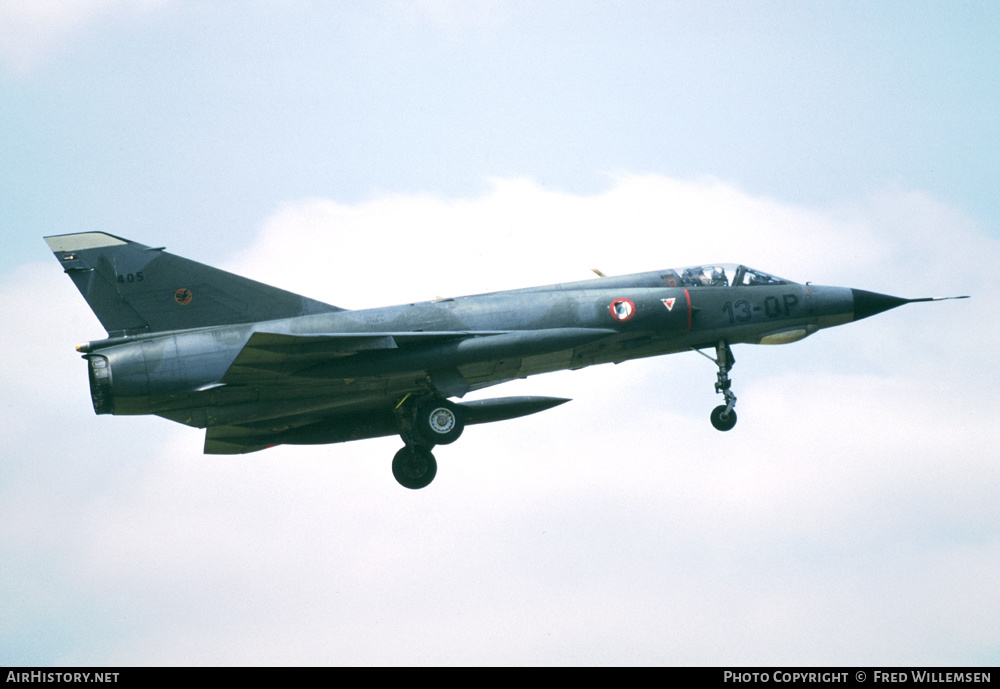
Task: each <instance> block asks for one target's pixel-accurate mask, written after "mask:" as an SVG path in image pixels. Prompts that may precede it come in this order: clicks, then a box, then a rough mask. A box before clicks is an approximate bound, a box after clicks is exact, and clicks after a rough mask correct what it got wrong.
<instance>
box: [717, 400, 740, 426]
mask: <svg viewBox="0 0 1000 689" xmlns="http://www.w3.org/2000/svg"><path fill="white" fill-rule="evenodd" d="M712 425H713V426H715V430H717V431H731V430H732V429H733V426H735V425H736V410H735V409H733V410H732V411H731V412H729V413H728V414H727V413H726V405H724V404H720V405H719V406H718V407H716V408H715V409H713V410H712Z"/></svg>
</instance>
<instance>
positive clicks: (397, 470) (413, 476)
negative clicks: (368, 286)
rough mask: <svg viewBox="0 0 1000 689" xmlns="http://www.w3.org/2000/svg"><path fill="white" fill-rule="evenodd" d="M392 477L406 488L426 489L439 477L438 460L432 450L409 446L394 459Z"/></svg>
mask: <svg viewBox="0 0 1000 689" xmlns="http://www.w3.org/2000/svg"><path fill="white" fill-rule="evenodd" d="M392 475H393V476H395V477H396V480H397V481H398V482H399V485H401V486H403V487H404V488H409V489H411V490H418V489H420V488H426V487H427V486H428V485H429V484H430V482H431V481H433V480H434V477H435V476H437V460H436V459H434V455H433V454H431V451H430V450H428V449H425V448H422V447H415V446H412V445H407V446H406V447H404V448H403V449H402V450H400V451H399V452H397V453H396V456H395V457H393V458H392Z"/></svg>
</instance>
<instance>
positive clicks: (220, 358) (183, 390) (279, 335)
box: [45, 232, 965, 489]
mask: <svg viewBox="0 0 1000 689" xmlns="http://www.w3.org/2000/svg"><path fill="white" fill-rule="evenodd" d="M45 241H46V242H47V243H48V245H49V248H50V249H51V250H52V252H53V253H54V254H55V256H56V258H57V259H58V260H59V262H60V264H61V265H62V267H63V270H64V271H65V272H66V273H67V274H69V276H70V278H71V279H72V280H73V282H74V284H75V285H76V286H77V288H78V289H79V290H80V293H81V294H83V297H84V299H86V300H87V303H88V304H89V305H90V308H91V309H92V310H93V311H94V314H95V315H96V316H97V318H98V320H100V322H101V325H103V326H104V328H105V330H107V333H108V336H107V338H105V339H101V340H95V341H93V342H86V343H84V344H81V345H79V346H78V347H77V350H78V351H79V352H81V353H82V354H83V358H84V359H85V360H86V361H87V369H88V375H89V380H90V394H91V398H92V400H93V404H94V411H95V412H96V413H97V414H120V415H130V414H155V415H157V416H161V417H163V418H165V419H169V420H171V421H176V422H178V423H182V424H185V425H188V426H193V427H196V428H204V429H205V431H206V432H205V448H204V451H205V453H207V454H241V453H247V452H255V451H258V450H263V449H265V448H269V447H273V446H275V445H281V444H288V445H311V444H324V443H339V442H345V441H349V440H360V439H363V438H375V437H380V436H388V435H395V434H398V435H399V436H400V437H401V438H402V441H403V448H402V449H401V450H399V452H397V453H396V455H395V457H394V458H393V460H392V472H393V475H394V476H395V477H396V480H397V481H398V482H399V483H400V484H401V485H403V486H405V487H406V488H412V489H417V488H423V487H425V486H427V485H428V484H430V482H431V481H432V480H433V479H434V476H435V475H436V473H437V461H436V460H435V458H434V455H433V454H432V452H431V450H432V449H433V448H434V447H435V446H436V445H447V444H449V443H453V442H455V441H456V440H458V438H459V436H461V435H462V431H463V430H464V428H465V427H466V426H469V425H473V424H480V423H489V422H494V421H502V420H507V419H513V418H516V417H520V416H525V415H527V414H534V413H536V412H540V411H543V410H546V409H550V408H552V407H555V406H556V405H559V404H563V403H564V402H568V401H569V400H566V399H562V398H557V397H500V398H494V399H484V400H476V401H465V402H456V401H453V399H454V398H457V399H461V398H463V397H464V396H465V395H466V394H467V393H469V392H472V391H476V390H481V389H483V388H488V387H490V386H493V385H497V384H500V383H504V382H507V381H511V380H515V379H518V378H525V377H527V376H532V375H536V374H539V373H546V372H550V371H560V370H563V369H580V368H585V367H587V366H593V365H595V364H605V363H611V362H614V363H619V362H623V361H627V360H630V359H639V358H643V357H651V356H659V355H663V354H673V353H677V352H685V351H689V350H694V351H697V352H699V353H701V354H703V355H704V356H706V357H707V358H709V359H711V360H712V361H713V362H714V363H715V365H716V367H717V375H716V382H715V391H716V392H717V393H718V394H721V395H722V397H723V403H722V404H720V405H719V406H717V407H716V408H715V409H714V410H713V411H712V413H711V417H710V418H711V422H712V425H713V426H714V427H715V428H717V429H718V430H720V431H728V430H730V429H732V428H733V427H734V426H735V424H736V409H735V407H736V395H735V394H734V393H733V390H732V381H731V379H730V376H729V373H730V371H731V370H732V367H733V362H734V359H733V352H732V345H735V344H744V343H746V344H787V343H790V342H795V341H797V340H801V339H802V338H804V337H808V336H809V335H812V334H813V333H815V332H816V331H818V330H821V329H823V328H830V327H833V326H837V325H843V324H845V323H850V322H852V321H857V320H861V319H863V318H868V317H869V316H873V315H875V314H878V313H881V312H883V311H887V310H889V309H893V308H896V307H898V306H902V305H903V304H909V303H913V302H922V301H936V300H939V299H950V298H955V299H960V298H965V297H931V298H921V299H903V298H900V297H893V296H889V295H886V294H879V293H875V292H868V291H865V290H860V289H851V288H846V287H823V286H819V285H813V284H811V283H808V282H807V283H805V284H800V283H796V282H792V281H791V280H785V279H783V278H779V277H776V276H774V275H771V274H769V273H765V272H762V271H759V270H754V269H752V268H749V267H747V266H744V265H733V264H711V265H702V266H695V267H690V268H680V269H666V270H657V271H652V272H646V273H637V274H633V275H623V276H619V277H606V276H604V275H603V274H602V273H600V272H599V271H595V272H598V274H599V276H600V277H597V278H594V279H590V280H585V281H580V282H570V283H562V284H553V285H546V286H543V287H529V288H525V289H517V290H511V291H506V292H494V293H488V294H478V295H472V296H467V297H457V298H453V299H437V300H434V301H429V302H422V303H414V304H403V305H400V306H389V307H384V308H375V309H364V310H354V311H351V310H347V309H343V308H339V307H336V306H332V305H330V304H325V303H323V302H319V301H315V300H313V299H309V298H307V297H303V296H300V295H297V294H293V293H291V292H287V291H284V290H281V289H277V288H275V287H270V286H268V285H265V284H262V283H260V282H256V281H253V280H250V279H247V278H244V277H240V276H238V275H234V274H232V273H228V272H225V271H222V270H219V269H216V268H212V267H209V266H206V265H203V264H200V263H196V262H195V261H191V260H188V259H185V258H181V257H179V256H175V255H172V254H169V253H167V252H166V251H165V248H164V247H149V246H144V245H142V244H138V243H136V242H133V241H130V240H128V239H122V238H121V237H116V236H114V235H111V234H106V233H104V232H83V233H78V234H65V235H58V236H51V237H46V238H45ZM706 351H708V352H710V353H706ZM712 354H714V356H712Z"/></svg>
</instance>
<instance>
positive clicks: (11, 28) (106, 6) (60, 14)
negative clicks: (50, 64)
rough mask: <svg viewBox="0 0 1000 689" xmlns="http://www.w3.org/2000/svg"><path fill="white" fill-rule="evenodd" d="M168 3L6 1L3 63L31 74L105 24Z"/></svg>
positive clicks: (0, 11) (1, 15)
mask: <svg viewBox="0 0 1000 689" xmlns="http://www.w3.org/2000/svg"><path fill="white" fill-rule="evenodd" d="M165 3H166V0H5V2H3V3H0V62H2V63H4V64H5V65H6V66H7V69H9V70H10V71H11V72H13V73H14V74H19V75H24V74H27V73H29V72H31V71H32V70H33V69H35V68H36V67H37V66H38V65H39V64H41V63H42V62H43V61H44V60H46V59H47V58H49V57H50V56H51V55H53V54H54V53H57V52H59V51H62V50H65V49H66V46H67V44H71V43H72V42H73V41H74V40H75V39H77V38H79V37H80V36H82V35H84V34H86V33H87V32H88V31H90V30H91V29H92V28H94V27H95V26H96V25H98V24H99V23H100V22H102V21H106V20H108V19H109V18H111V17H114V16H117V15H120V14H123V13H125V12H135V11H140V12H145V11H148V10H150V9H153V8H156V7H160V6H162V5H164V4H165Z"/></svg>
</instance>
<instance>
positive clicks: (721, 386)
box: [695, 340, 736, 431]
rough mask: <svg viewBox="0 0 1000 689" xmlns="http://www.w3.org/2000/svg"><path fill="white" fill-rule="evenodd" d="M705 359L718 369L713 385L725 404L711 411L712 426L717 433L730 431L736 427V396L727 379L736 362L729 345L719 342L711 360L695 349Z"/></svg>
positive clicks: (731, 382) (730, 382) (730, 381)
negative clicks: (714, 355) (714, 356)
mask: <svg viewBox="0 0 1000 689" xmlns="http://www.w3.org/2000/svg"><path fill="white" fill-rule="evenodd" d="M695 351H696V352H698V353H699V354H701V355H702V356H703V357H705V358H706V359H709V360H711V361H714V362H715V364H716V365H717V366H718V367H719V373H718V376H717V380H716V383H715V391H716V392H717V393H721V394H722V396H723V397H724V398H725V400H726V403H725V404H720V405H719V406H718V407H716V408H715V409H713V410H712V416H711V420H712V425H713V426H714V427H715V429H716V430H719V431H730V430H732V429H733V426H735V425H736V394H735V393H734V392H733V391H732V385H733V381H732V380H730V378H729V372H730V371H731V370H732V368H733V364H734V363H736V360H735V359H734V358H733V350H732V349H730V348H729V343H728V342H726V341H724V340H723V341H720V342H719V344H717V345H716V346H715V353H716V358H715V359H713V358H712V357H710V356H709V355H708V354H705V352H703V351H701V350H698V349H696V350H695Z"/></svg>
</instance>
